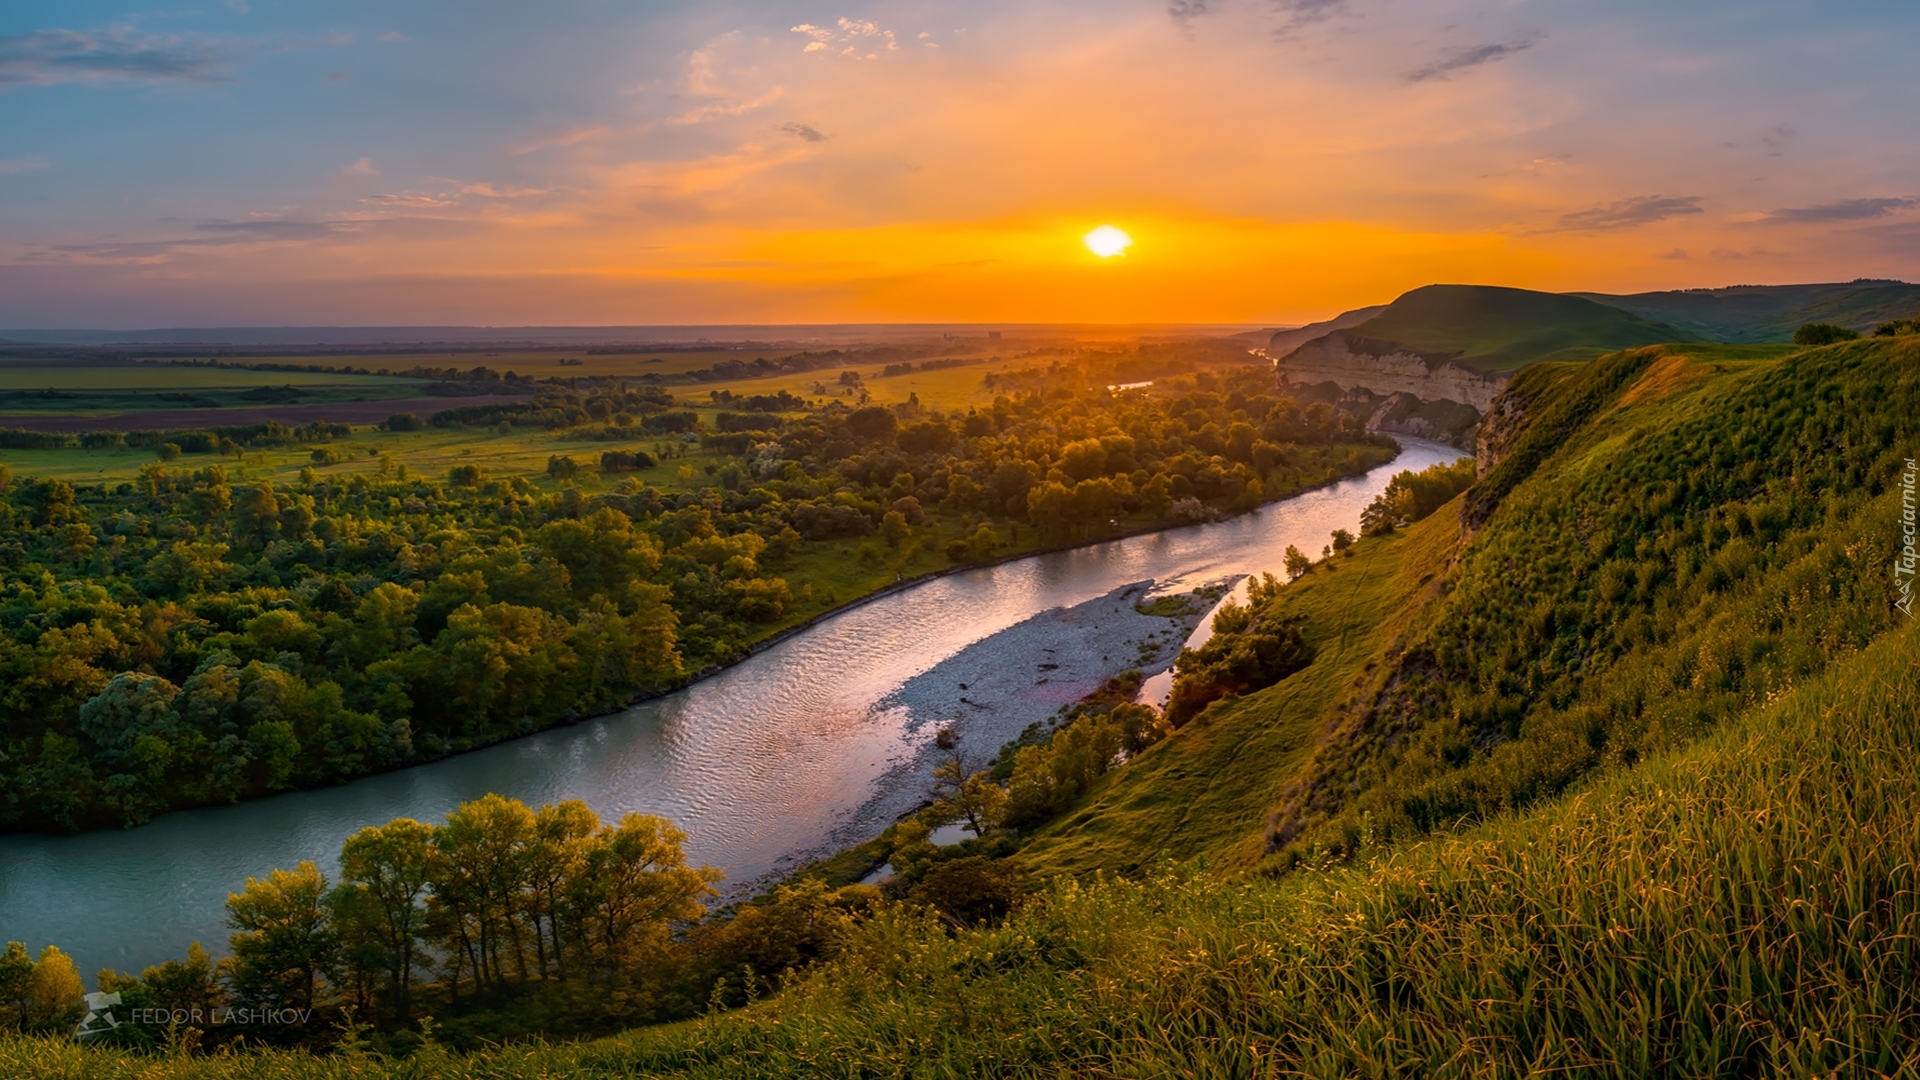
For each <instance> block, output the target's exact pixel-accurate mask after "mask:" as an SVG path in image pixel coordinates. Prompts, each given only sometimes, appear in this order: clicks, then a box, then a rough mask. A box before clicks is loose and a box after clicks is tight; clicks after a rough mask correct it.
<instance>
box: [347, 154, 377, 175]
mask: <svg viewBox="0 0 1920 1080" xmlns="http://www.w3.org/2000/svg"><path fill="white" fill-rule="evenodd" d="M340 174H341V175H342V176H379V175H380V170H379V169H376V168H374V167H373V159H372V158H361V159H360V160H359V161H356V162H354V163H353V164H351V165H346V166H342V167H341V169H340Z"/></svg>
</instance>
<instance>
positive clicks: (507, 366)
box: [150, 348, 793, 379]
mask: <svg viewBox="0 0 1920 1080" xmlns="http://www.w3.org/2000/svg"><path fill="white" fill-rule="evenodd" d="M792 351H793V350H791V349H772V350H768V349H761V350H751V349H731V348H729V349H685V350H679V349H676V350H669V351H664V352H662V351H654V352H647V351H634V352H607V353H591V352H588V351H587V350H585V349H501V350H498V351H486V350H467V349H461V350H456V351H452V352H442V353H435V352H394V353H381V352H369V353H359V352H354V353H329V354H319V355H313V356H302V355H259V356H222V357H220V358H219V360H218V362H219V363H221V364H231V365H249V364H259V365H279V364H299V365H306V364H320V365H323V366H327V367H354V368H365V369H367V370H368V371H378V370H380V369H382V368H385V369H386V370H388V371H411V370H413V369H414V368H416V367H429V368H459V369H460V370H462V371H466V370H470V369H472V368H475V367H489V368H492V369H493V370H495V371H498V372H502V373H505V372H508V371H511V372H514V373H515V374H518V375H528V376H532V377H533V378H536V379H546V378H562V379H564V378H572V377H575V376H583V377H584V376H601V377H606V376H620V377H625V378H637V377H639V376H642V375H682V374H685V373H686V372H689V371H696V370H699V369H700V368H705V367H711V366H713V365H714V364H715V363H718V362H721V361H725V360H743V359H744V360H752V359H753V358H755V357H758V356H765V357H767V358H769V359H777V358H779V357H781V356H784V355H787V354H788V353H791V352H792ZM574 361H577V363H576V362H574ZM150 362H151V361H150Z"/></svg>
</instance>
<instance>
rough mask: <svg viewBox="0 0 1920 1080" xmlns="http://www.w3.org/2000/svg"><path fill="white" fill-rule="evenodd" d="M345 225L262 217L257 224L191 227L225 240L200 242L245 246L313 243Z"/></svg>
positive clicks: (219, 224)
mask: <svg viewBox="0 0 1920 1080" xmlns="http://www.w3.org/2000/svg"><path fill="white" fill-rule="evenodd" d="M346 227H347V226H346V225H344V224H343V223H341V222H337V221H299V220H294V219H288V218H263V219H261V220H258V221H208V222H204V223H202V224H200V225H196V226H194V228H195V229H196V230H197V231H199V232H203V233H212V234H214V235H215V236H217V237H230V238H231V239H226V240H214V241H204V240H203V241H202V243H208V242H211V243H231V244H245V243H251V242H254V241H259V240H313V239H316V238H318V237H322V236H330V235H332V234H333V233H336V232H339V231H341V230H342V229H343V228H346Z"/></svg>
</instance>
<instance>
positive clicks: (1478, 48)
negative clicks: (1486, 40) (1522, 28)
mask: <svg viewBox="0 0 1920 1080" xmlns="http://www.w3.org/2000/svg"><path fill="white" fill-rule="evenodd" d="M1544 40H1546V38H1545V35H1542V34H1533V35H1530V36H1528V37H1524V38H1520V39H1518V40H1515V41H1507V42H1495V43H1492V44H1487V45H1475V46H1473V47H1472V48H1467V49H1455V50H1454V51H1452V52H1450V53H1448V54H1447V55H1445V56H1443V57H1441V58H1440V59H1438V60H1435V61H1434V62H1433V63H1431V64H1428V65H1427V66H1425V67H1423V68H1418V69H1416V70H1414V71H1409V72H1408V73H1407V81H1408V82H1426V81H1428V80H1430V79H1444V78H1446V77H1447V76H1449V75H1452V74H1453V73H1454V72H1456V71H1466V70H1468V69H1469V68H1477V67H1481V66H1483V65H1485V64H1492V63H1496V62H1498V61H1501V60H1505V59H1506V58H1507V57H1509V56H1512V55H1513V54H1514V53H1517V52H1525V51H1526V50H1528V49H1531V48H1533V47H1534V46H1535V45H1538V44H1540V42H1542V41H1544Z"/></svg>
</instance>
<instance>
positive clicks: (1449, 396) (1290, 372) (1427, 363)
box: [1275, 330, 1507, 412]
mask: <svg viewBox="0 0 1920 1080" xmlns="http://www.w3.org/2000/svg"><path fill="white" fill-rule="evenodd" d="M1372 348H1378V346H1373V347H1372ZM1275 367H1276V369H1277V370H1278V372H1279V374H1280V379H1281V381H1282V382H1286V383H1308V384H1312V383H1320V382H1333V383H1337V384H1339V386H1340V388H1341V389H1343V390H1350V389H1353V388H1354V387H1364V388H1366V389H1368V390H1371V391H1373V392H1374V393H1376V394H1412V395H1413V396H1415V397H1417V398H1419V399H1421V400H1422V401H1457V402H1460V403H1461V404H1465V405H1471V406H1473V407H1474V408H1475V409H1476V410H1479V411H1481V412H1485V411H1486V410H1487V408H1488V407H1489V406H1491V405H1492V404H1493V400H1494V398H1495V397H1497V396H1498V395H1499V393H1500V392H1501V391H1502V390H1504V389H1506V387H1507V379H1506V378H1505V377H1504V376H1498V375H1482V374H1480V373H1479V372H1476V371H1469V370H1467V369H1466V368H1463V367H1460V366H1459V365H1457V364H1455V363H1453V362H1452V361H1451V360H1447V359H1444V358H1435V357H1427V356H1422V355H1420V354H1419V353H1414V352H1407V351H1391V352H1385V353H1384V354H1382V353H1380V352H1376V351H1371V348H1370V345H1369V343H1368V342H1366V341H1362V340H1355V339H1352V338H1350V337H1349V336H1348V335H1347V333H1346V332H1345V331H1340V330H1336V331H1334V332H1333V333H1330V334H1327V335H1325V336H1323V337H1319V338H1315V339H1314V340H1312V341H1309V342H1307V343H1306V344H1304V345H1302V346H1300V347H1299V348H1297V349H1295V350H1293V351H1292V352H1291V353H1288V354H1287V355H1286V356H1284V357H1282V358H1280V360H1279V361H1278V362H1277V363H1276V365H1275Z"/></svg>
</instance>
